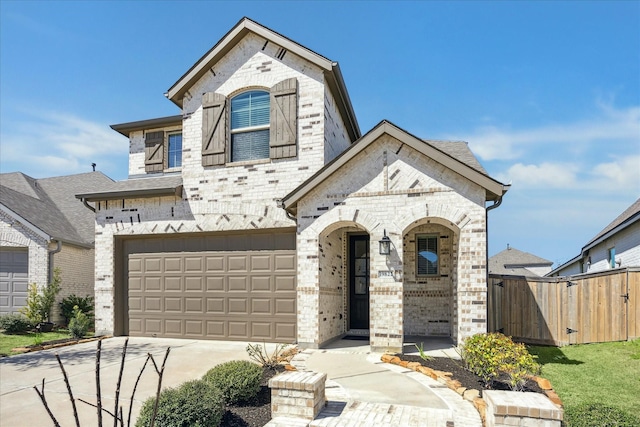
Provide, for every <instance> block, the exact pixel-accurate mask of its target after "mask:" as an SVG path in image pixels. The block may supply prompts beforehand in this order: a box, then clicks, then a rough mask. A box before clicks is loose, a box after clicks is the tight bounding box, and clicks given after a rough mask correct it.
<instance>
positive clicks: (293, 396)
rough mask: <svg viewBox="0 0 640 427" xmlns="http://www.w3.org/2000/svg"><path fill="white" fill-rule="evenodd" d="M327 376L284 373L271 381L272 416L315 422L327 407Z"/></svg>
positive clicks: (312, 373)
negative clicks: (325, 390)
mask: <svg viewBox="0 0 640 427" xmlns="http://www.w3.org/2000/svg"><path fill="white" fill-rule="evenodd" d="M326 381H327V374H322V373H320V374H319V373H315V372H297V371H296V372H284V373H282V374H280V375H278V376H275V377H273V378H271V379H270V380H269V387H270V388H271V416H272V417H273V418H275V417H299V418H305V419H308V420H313V419H314V418H315V417H316V416H317V415H318V414H319V413H320V411H321V410H322V408H323V407H324V406H325V404H326V402H327V399H326V397H325V394H324V385H325V382H326Z"/></svg>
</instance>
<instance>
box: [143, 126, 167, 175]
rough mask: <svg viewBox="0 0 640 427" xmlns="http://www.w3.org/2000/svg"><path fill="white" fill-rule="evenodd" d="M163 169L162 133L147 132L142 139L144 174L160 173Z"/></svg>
mask: <svg viewBox="0 0 640 427" xmlns="http://www.w3.org/2000/svg"><path fill="white" fill-rule="evenodd" d="M163 169H164V132H163V131H158V132H149V133H147V135H146V136H145V138H144V170H145V172H162V170H163Z"/></svg>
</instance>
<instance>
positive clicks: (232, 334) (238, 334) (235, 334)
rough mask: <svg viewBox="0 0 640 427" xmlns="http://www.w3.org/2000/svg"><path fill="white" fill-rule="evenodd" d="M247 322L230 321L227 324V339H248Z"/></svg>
mask: <svg viewBox="0 0 640 427" xmlns="http://www.w3.org/2000/svg"><path fill="white" fill-rule="evenodd" d="M248 332H249V322H247V321H230V322H229V338H236V339H247V338H249V334H248Z"/></svg>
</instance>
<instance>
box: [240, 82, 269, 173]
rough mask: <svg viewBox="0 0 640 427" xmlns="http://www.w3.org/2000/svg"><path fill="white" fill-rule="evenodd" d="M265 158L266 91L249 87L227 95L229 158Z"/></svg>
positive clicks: (267, 104) (266, 135)
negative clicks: (228, 100) (248, 89)
mask: <svg viewBox="0 0 640 427" xmlns="http://www.w3.org/2000/svg"><path fill="white" fill-rule="evenodd" d="M268 158H269V92H265V91H258V90H252V91H249V92H244V93H241V94H240V95H238V96H235V97H234V98H232V99H231V161H232V162H241V161H244V160H255V159H268Z"/></svg>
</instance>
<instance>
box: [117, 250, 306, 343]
mask: <svg viewBox="0 0 640 427" xmlns="http://www.w3.org/2000/svg"><path fill="white" fill-rule="evenodd" d="M128 275H129V280H128V282H129V283H128V285H129V286H128V293H129V296H128V306H129V334H130V335H133V336H158V337H175V338H198V339H225V340H243V341H247V340H249V341H250V340H259V341H263V340H264V341H277V342H294V341H295V334H296V332H295V330H296V328H295V325H296V292H295V281H296V279H295V277H296V256H295V250H270V251H227V252H220V251H211V252H170V253H142V254H130V255H129V262H128Z"/></svg>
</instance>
